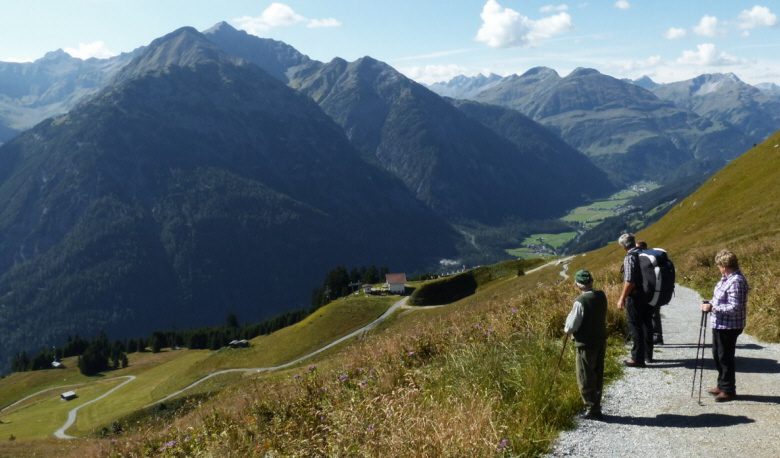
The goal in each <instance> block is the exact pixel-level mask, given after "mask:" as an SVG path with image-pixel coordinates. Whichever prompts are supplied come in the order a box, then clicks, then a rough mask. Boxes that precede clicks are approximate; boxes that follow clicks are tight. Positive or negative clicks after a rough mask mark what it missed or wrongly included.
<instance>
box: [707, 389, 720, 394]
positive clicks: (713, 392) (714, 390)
mask: <svg viewBox="0 0 780 458" xmlns="http://www.w3.org/2000/svg"><path fill="white" fill-rule="evenodd" d="M707 393H709V394H711V395H713V396H717V395H719V394H720V393H721V391H720V388H717V387H716V388H712V389H709V390H707Z"/></svg>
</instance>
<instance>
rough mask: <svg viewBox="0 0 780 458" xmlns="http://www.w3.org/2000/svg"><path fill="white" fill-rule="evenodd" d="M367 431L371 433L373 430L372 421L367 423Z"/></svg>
mask: <svg viewBox="0 0 780 458" xmlns="http://www.w3.org/2000/svg"><path fill="white" fill-rule="evenodd" d="M368 432H369V433H373V432H374V424H373V423H372V424H370V425H368Z"/></svg>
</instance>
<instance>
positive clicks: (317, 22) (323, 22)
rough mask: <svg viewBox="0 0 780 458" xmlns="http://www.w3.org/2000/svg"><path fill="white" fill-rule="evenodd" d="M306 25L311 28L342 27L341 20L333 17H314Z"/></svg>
mask: <svg viewBox="0 0 780 458" xmlns="http://www.w3.org/2000/svg"><path fill="white" fill-rule="evenodd" d="M306 27H309V28H310V29H316V28H319V27H341V22H339V21H338V20H336V19H333V18H332V17H329V18H326V19H312V20H311V21H309V23H308V24H306Z"/></svg>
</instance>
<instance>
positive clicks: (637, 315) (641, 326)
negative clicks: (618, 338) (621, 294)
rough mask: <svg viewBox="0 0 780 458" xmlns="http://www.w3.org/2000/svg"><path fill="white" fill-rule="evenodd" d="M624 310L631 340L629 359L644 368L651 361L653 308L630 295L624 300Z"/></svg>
mask: <svg viewBox="0 0 780 458" xmlns="http://www.w3.org/2000/svg"><path fill="white" fill-rule="evenodd" d="M626 310H627V311H628V329H629V331H631V337H632V338H633V344H632V346H631V359H632V360H634V361H635V362H636V363H637V365H638V366H644V364H645V363H646V362H648V363H649V362H652V361H653V308H652V307H651V306H649V305H647V304H646V303H645V302H644V300H643V299H641V298H637V297H636V296H634V295H630V296H628V298H627V300H626Z"/></svg>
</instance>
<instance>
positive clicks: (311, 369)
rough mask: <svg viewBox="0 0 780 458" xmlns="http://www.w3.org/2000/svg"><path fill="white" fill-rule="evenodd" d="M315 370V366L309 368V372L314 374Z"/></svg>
mask: <svg viewBox="0 0 780 458" xmlns="http://www.w3.org/2000/svg"><path fill="white" fill-rule="evenodd" d="M316 370H317V366H309V372H314V371H316Z"/></svg>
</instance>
